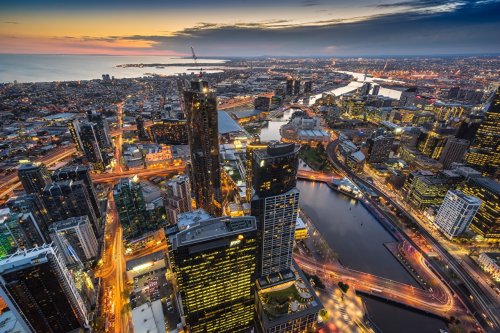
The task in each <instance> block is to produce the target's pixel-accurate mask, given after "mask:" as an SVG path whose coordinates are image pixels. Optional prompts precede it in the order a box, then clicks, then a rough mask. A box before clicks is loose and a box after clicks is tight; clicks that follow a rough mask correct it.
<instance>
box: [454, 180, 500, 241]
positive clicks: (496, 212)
mask: <svg viewBox="0 0 500 333" xmlns="http://www.w3.org/2000/svg"><path fill="white" fill-rule="evenodd" d="M460 190H461V191H462V192H464V193H465V194H467V195H471V196H475V197H476V198H478V199H479V200H481V207H479V210H478V212H477V214H476V216H474V219H473V220H472V224H471V230H472V231H474V232H476V233H477V234H479V235H480V236H482V237H484V238H496V239H498V238H500V183H499V182H497V181H496V180H494V179H491V178H483V177H476V178H469V179H468V180H467V182H466V183H465V184H464V185H463V186H462V187H461V188H460Z"/></svg>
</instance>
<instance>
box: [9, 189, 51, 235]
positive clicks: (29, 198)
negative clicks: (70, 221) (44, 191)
mask: <svg viewBox="0 0 500 333" xmlns="http://www.w3.org/2000/svg"><path fill="white" fill-rule="evenodd" d="M6 204H7V207H9V209H10V210H11V211H12V212H14V213H22V214H31V215H32V216H33V218H34V219H35V221H36V223H37V225H38V227H39V229H40V231H41V232H42V234H43V236H44V238H45V239H49V224H50V223H51V222H52V220H51V217H50V214H49V213H48V211H47V208H46V207H45V203H44V202H43V200H42V198H41V195H40V194H37V193H33V194H25V195H21V196H18V197H12V198H9V200H7V203H6Z"/></svg>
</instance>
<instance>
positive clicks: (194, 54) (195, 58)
mask: <svg viewBox="0 0 500 333" xmlns="http://www.w3.org/2000/svg"><path fill="white" fill-rule="evenodd" d="M191 53H192V54H193V61H194V65H195V66H196V67H198V57H197V56H196V53H194V49H193V47H192V46H191ZM195 69H198V68H195ZM202 76H203V68H200V78H201V77H202Z"/></svg>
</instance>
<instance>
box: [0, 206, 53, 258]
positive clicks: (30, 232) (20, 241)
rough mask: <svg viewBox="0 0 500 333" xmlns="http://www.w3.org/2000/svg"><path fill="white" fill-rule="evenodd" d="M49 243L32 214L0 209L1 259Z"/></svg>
mask: <svg viewBox="0 0 500 333" xmlns="http://www.w3.org/2000/svg"><path fill="white" fill-rule="evenodd" d="M47 241H48V238H47V239H46V238H45V236H44V235H43V233H42V231H41V230H40V227H39V226H38V224H37V223H36V221H35V219H34V218H33V215H31V213H15V212H12V211H11V210H10V209H9V208H4V209H0V258H3V257H5V256H7V255H10V254H12V253H14V252H16V251H17V250H26V249H30V248H32V247H36V246H38V245H42V244H44V243H46V242H47Z"/></svg>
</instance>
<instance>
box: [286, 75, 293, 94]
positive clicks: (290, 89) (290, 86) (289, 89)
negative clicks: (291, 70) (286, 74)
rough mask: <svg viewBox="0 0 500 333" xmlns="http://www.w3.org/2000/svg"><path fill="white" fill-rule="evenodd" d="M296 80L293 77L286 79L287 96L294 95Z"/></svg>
mask: <svg viewBox="0 0 500 333" xmlns="http://www.w3.org/2000/svg"><path fill="white" fill-rule="evenodd" d="M294 82H295V81H294V80H293V79H287V80H286V90H285V93H286V96H292V95H293V87H294Z"/></svg>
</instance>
